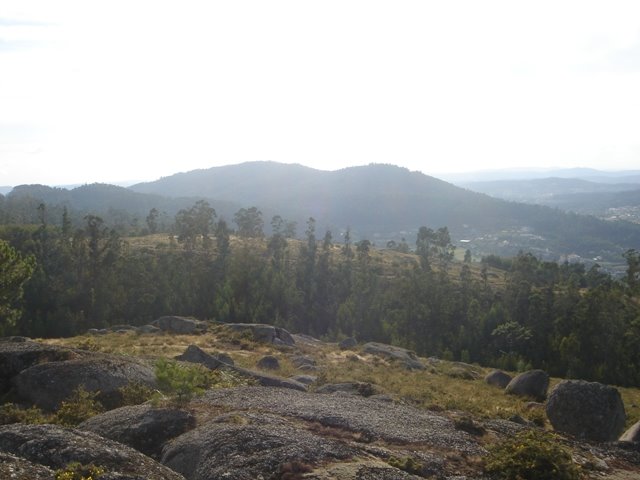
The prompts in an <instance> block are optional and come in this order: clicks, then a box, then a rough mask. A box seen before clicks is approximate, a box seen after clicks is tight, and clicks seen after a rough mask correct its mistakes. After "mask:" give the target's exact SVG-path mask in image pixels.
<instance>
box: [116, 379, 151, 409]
mask: <svg viewBox="0 0 640 480" xmlns="http://www.w3.org/2000/svg"><path fill="white" fill-rule="evenodd" d="M118 390H119V392H120V394H121V395H122V405H123V406H125V405H140V404H141V403H144V402H146V401H147V400H150V399H151V398H152V397H153V395H154V393H155V392H154V390H153V389H151V388H149V387H147V386H146V385H143V384H141V383H138V382H133V383H128V384H126V385H125V386H124V387H120V388H119V389H118Z"/></svg>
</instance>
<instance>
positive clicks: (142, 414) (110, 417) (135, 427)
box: [78, 405, 196, 458]
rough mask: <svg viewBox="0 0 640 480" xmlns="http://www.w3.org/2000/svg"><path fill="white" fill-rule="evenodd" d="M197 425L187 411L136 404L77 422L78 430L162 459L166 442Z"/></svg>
mask: <svg viewBox="0 0 640 480" xmlns="http://www.w3.org/2000/svg"><path fill="white" fill-rule="evenodd" d="M195 426H196V419H195V417H194V416H193V414H191V413H190V412H188V411H186V410H180V409H175V408H153V407H152V406H151V405H135V406H128V407H122V408H116V409H115V410H111V411H108V412H105V413H102V414H100V415H96V416H95V417H92V418H90V419H89V420H87V421H85V422H83V423H81V424H80V425H78V429H79V430H85V431H89V432H93V433H97V434H98V435H101V436H103V437H105V438H109V439H111V440H115V441H116V442H120V443H124V444H125V445H128V446H130V447H132V448H135V449H136V450H138V451H139V452H142V453H144V454H145V455H148V456H150V457H152V458H159V457H160V453H161V451H162V447H163V446H164V444H165V443H167V442H168V441H169V440H171V439H172V438H175V437H177V436H179V435H182V434H183V433H185V432H187V431H189V430H191V429H193V428H195Z"/></svg>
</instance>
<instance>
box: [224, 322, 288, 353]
mask: <svg viewBox="0 0 640 480" xmlns="http://www.w3.org/2000/svg"><path fill="white" fill-rule="evenodd" d="M226 326H227V328H230V329H231V330H234V331H236V332H241V331H250V332H251V334H252V335H253V339H254V340H255V341H256V342H262V343H270V344H273V345H288V346H290V347H292V346H294V345H295V344H296V342H295V341H294V340H293V337H292V336H291V334H290V333H289V332H288V331H286V330H285V329H284V328H279V327H274V326H273V325H266V324H262V323H227V325H226Z"/></svg>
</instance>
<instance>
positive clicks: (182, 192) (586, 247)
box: [0, 162, 640, 268]
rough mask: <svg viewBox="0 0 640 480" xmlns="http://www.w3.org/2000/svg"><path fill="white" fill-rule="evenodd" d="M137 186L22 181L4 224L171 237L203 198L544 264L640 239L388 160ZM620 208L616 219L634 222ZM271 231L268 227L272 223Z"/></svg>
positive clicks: (219, 208) (382, 238) (3, 206)
mask: <svg viewBox="0 0 640 480" xmlns="http://www.w3.org/2000/svg"><path fill="white" fill-rule="evenodd" d="M132 188H133V189H134V190H135V191H134V190H131V189H125V188H122V187H116V186H112V185H103V184H93V185H85V186H82V187H78V188H75V189H72V190H67V189H61V188H51V187H45V186H42V185H24V186H19V187H16V188H15V189H14V190H13V191H12V192H11V193H10V194H8V195H7V196H6V197H3V196H0V224H24V223H31V224H33V223H36V224H37V223H40V222H42V221H44V222H45V223H48V224H51V225H57V226H61V225H62V224H61V219H62V217H63V214H64V212H65V209H66V212H67V217H68V219H69V220H70V221H71V223H72V224H73V225H74V226H75V227H80V226H81V225H82V224H83V222H84V220H83V219H84V217H85V216H86V215H88V214H91V215H99V216H100V217H101V218H102V219H103V220H104V222H105V225H106V226H108V227H109V228H114V229H116V231H118V233H120V234H121V235H137V234H145V233H149V231H150V230H149V225H148V221H147V219H148V218H149V216H150V215H151V216H152V217H153V222H154V225H155V227H156V229H157V231H163V232H167V233H169V232H173V228H174V217H175V215H176V214H177V213H178V212H179V211H180V210H184V209H187V208H189V206H190V205H192V204H193V203H194V202H195V201H197V200H206V201H207V202H208V203H209V204H210V205H211V206H212V207H213V208H215V210H216V212H217V214H218V217H219V218H224V219H226V220H227V222H230V221H231V220H232V219H233V217H234V215H235V212H237V211H238V210H240V209H241V208H245V209H246V208H251V207H256V208H258V209H259V210H260V211H261V212H263V214H264V216H265V218H271V217H272V216H274V215H281V216H282V217H284V218H286V219H288V220H289V221H291V222H296V223H297V225H304V223H305V222H306V219H307V218H309V217H310V216H311V217H313V218H315V219H316V223H317V225H318V228H319V229H322V230H324V229H329V230H331V231H332V232H333V233H334V235H335V237H336V238H340V237H341V236H342V235H344V233H345V231H346V229H347V228H349V229H350V233H351V236H352V238H354V239H356V240H363V239H368V240H370V241H371V242H372V243H374V244H375V245H376V246H377V247H382V246H385V245H386V244H387V242H389V241H392V242H395V243H400V242H402V239H403V238H404V239H405V240H406V241H407V240H408V241H410V239H411V238H415V236H416V235H417V233H418V227H419V226H420V225H432V226H435V225H447V226H448V228H449V232H450V234H451V236H452V238H453V240H454V242H455V243H456V244H457V245H459V246H460V245H463V244H464V248H465V249H467V248H468V249H470V250H471V251H472V253H473V254H474V256H476V257H480V256H483V255H489V254H497V255H505V256H513V255H516V254H517V253H518V252H519V251H520V250H524V251H529V252H532V253H534V254H535V255H536V256H537V257H539V258H543V259H545V260H555V261H558V260H560V259H563V258H566V257H567V256H572V257H574V258H575V257H576V255H577V256H578V257H580V259H581V261H583V262H586V263H589V264H593V262H594V259H597V260H596V261H598V262H600V263H601V264H602V262H607V265H606V266H607V267H608V268H609V267H615V266H616V264H617V265H618V266H620V265H621V262H620V258H621V255H622V253H624V252H625V251H626V250H628V249H629V248H635V247H636V246H637V245H639V244H640V225H634V224H631V223H629V222H621V221H615V222H605V221H603V220H600V219H596V218H594V217H589V216H584V215H576V214H573V213H565V212H563V211H560V210H557V209H551V208H548V207H543V206H539V205H526V204H521V203H515V202H507V201H504V200H499V199H495V198H492V197H489V196H487V195H484V194H480V193H476V192H471V191H468V190H464V189H461V188H459V187H455V186H453V185H451V184H449V183H446V182H443V181H441V180H438V179H436V178H433V177H428V176H426V175H423V174H421V173H419V172H410V171H408V170H406V169H403V168H399V167H394V166H391V165H369V166H366V167H353V168H348V169H344V170H339V171H335V172H325V171H319V170H313V169H310V168H307V167H302V166H300V165H284V164H277V163H273V162H253V163H246V164H240V165H232V166H227V167H217V168H213V169H209V170H199V171H193V172H188V173H183V174H177V175H174V176H171V177H167V178H163V179H161V180H159V181H157V182H153V183H149V184H140V185H137V186H134V187H132ZM583 203H586V202H583ZM622 213H624V212H621V214H620V215H618V217H619V218H627V217H626V216H624V215H623V214H622ZM266 230H267V232H270V228H269V226H268V225H267V227H266ZM174 233H175V232H174ZM459 242H461V243H459ZM610 264H612V265H610Z"/></svg>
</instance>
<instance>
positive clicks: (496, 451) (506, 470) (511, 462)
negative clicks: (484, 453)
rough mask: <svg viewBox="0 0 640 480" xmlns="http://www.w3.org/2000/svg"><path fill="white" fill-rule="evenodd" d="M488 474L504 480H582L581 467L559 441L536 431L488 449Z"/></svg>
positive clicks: (486, 463)
mask: <svg viewBox="0 0 640 480" xmlns="http://www.w3.org/2000/svg"><path fill="white" fill-rule="evenodd" d="M488 450H489V456H488V457H487V459H486V460H485V466H484V468H485V472H486V473H489V474H492V475H494V477H495V478H497V479H502V480H579V479H580V478H581V473H580V468H579V467H578V466H577V465H576V464H575V463H574V462H573V460H572V459H571V454H570V453H569V452H568V451H567V450H566V449H564V448H563V447H562V446H560V445H559V444H558V441H557V439H556V438H555V437H554V436H552V435H550V434H545V433H542V432H537V431H534V430H531V431H527V432H520V433H518V434H517V435H515V436H514V437H513V438H509V439H507V440H505V441H503V442H500V443H498V444H495V445H493V446H491V447H489V448H488Z"/></svg>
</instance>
